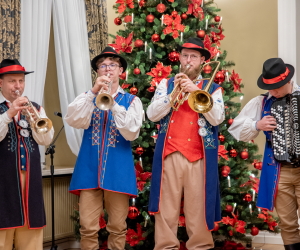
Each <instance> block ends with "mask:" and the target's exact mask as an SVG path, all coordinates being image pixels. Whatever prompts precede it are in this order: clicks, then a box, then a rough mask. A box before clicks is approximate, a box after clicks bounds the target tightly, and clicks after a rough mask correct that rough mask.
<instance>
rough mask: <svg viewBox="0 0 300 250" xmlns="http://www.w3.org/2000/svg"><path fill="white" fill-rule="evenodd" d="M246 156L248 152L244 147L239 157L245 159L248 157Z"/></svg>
mask: <svg viewBox="0 0 300 250" xmlns="http://www.w3.org/2000/svg"><path fill="white" fill-rule="evenodd" d="M248 156H249V154H248V152H247V151H246V149H245V150H244V151H243V152H241V158H242V159H243V160H247V159H248Z"/></svg>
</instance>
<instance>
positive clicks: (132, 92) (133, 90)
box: [130, 86, 138, 95]
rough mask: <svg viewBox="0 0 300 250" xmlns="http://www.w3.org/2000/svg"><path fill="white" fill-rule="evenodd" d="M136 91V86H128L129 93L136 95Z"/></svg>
mask: <svg viewBox="0 0 300 250" xmlns="http://www.w3.org/2000/svg"><path fill="white" fill-rule="evenodd" d="M137 92H138V89H137V88H136V87H134V86H133V87H131V88H130V94H132V95H136V94H137Z"/></svg>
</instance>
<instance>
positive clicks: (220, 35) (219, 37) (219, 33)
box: [211, 24, 225, 46]
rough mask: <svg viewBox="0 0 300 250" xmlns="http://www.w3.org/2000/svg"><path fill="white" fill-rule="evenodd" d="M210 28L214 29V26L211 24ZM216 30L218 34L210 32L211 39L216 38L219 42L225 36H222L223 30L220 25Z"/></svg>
mask: <svg viewBox="0 0 300 250" xmlns="http://www.w3.org/2000/svg"><path fill="white" fill-rule="evenodd" d="M211 27H213V28H214V27H215V26H214V25H213V24H212V25H211ZM217 29H219V32H218V33H216V32H213V31H212V32H211V37H214V36H217V37H218V40H219V41H221V40H223V39H224V38H225V36H224V35H223V30H222V27H221V25H220V26H219V27H218V28H217ZM218 46H220V43H219V44H218Z"/></svg>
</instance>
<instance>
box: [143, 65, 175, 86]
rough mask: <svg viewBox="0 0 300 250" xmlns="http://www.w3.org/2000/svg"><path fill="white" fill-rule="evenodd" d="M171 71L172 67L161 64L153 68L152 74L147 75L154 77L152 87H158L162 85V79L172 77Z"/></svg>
mask: <svg viewBox="0 0 300 250" xmlns="http://www.w3.org/2000/svg"><path fill="white" fill-rule="evenodd" d="M171 71H172V68H171V66H166V67H164V65H163V64H162V63H161V62H158V63H157V65H156V67H155V68H152V69H151V72H149V73H147V75H149V76H152V77H153V79H152V82H151V85H152V86H156V83H160V81H161V80H162V79H165V78H167V77H168V76H169V75H170V73H171Z"/></svg>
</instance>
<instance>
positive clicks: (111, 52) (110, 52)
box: [91, 46, 127, 72]
mask: <svg viewBox="0 0 300 250" xmlns="http://www.w3.org/2000/svg"><path fill="white" fill-rule="evenodd" d="M101 57H118V58H120V62H121V64H122V67H123V72H125V70H126V68H127V62H126V60H125V59H124V58H123V57H122V56H120V55H119V54H118V53H117V52H116V51H115V50H114V49H113V48H112V47H109V46H107V47H106V48H105V49H104V50H103V51H102V52H101V54H100V55H98V56H96V57H95V58H94V59H93V60H92V62H91V64H92V68H93V69H94V70H95V71H97V65H96V63H97V61H98V60H99V59H100V58H101Z"/></svg>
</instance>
